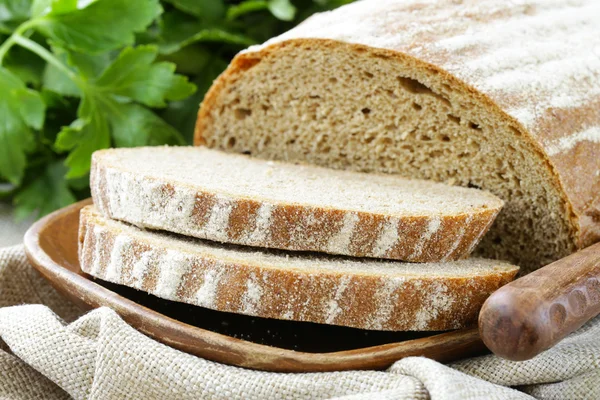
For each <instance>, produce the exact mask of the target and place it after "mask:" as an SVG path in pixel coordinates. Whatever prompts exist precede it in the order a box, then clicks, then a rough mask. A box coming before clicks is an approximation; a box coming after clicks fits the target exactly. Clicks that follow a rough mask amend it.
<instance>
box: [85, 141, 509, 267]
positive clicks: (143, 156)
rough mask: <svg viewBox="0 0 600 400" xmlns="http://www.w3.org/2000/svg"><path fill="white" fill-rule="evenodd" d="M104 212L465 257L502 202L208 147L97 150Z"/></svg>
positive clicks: (219, 236)
mask: <svg viewBox="0 0 600 400" xmlns="http://www.w3.org/2000/svg"><path fill="white" fill-rule="evenodd" d="M92 163H93V165H92V176H91V181H92V183H91V187H92V195H93V197H94V202H95V204H96V205H97V206H98V208H99V210H100V211H101V212H102V213H103V214H104V215H105V216H107V217H110V218H114V219H118V220H122V221H126V222H129V223H132V224H135V225H138V226H141V227H146V228H153V229H163V230H166V231H169V232H175V233H180V234H184V235H188V236H194V237H198V238H202V239H210V240H216V241H220V242H226V243H236V244H243V245H250V246H257V247H267V248H278V249H286V250H302V251H318V252H326V253H331V254H343V255H350V256H358V257H381V258H389V259H401V260H407V261H421V262H424V261H440V260H455V259H460V258H464V257H466V256H468V255H469V254H470V253H471V251H472V250H473V248H474V247H475V245H476V244H477V242H478V241H479V239H480V238H481V237H482V236H483V234H484V233H485V232H486V231H487V229H488V228H489V226H490V225H491V224H492V222H493V220H494V218H495V216H496V215H497V214H498V212H499V210H500V208H501V207H502V201H501V200H500V199H498V198H497V197H495V196H493V195H491V194H489V193H486V192H483V191H480V190H475V189H466V188H458V187H451V186H447V185H442V184H439V183H435V182H428V181H417V180H409V179H403V178H400V177H397V176H391V175H375V174H364V173H357V172H349V171H338V170H333V169H326V168H321V167H315V166H309V165H294V164H289V163H279V162H272V161H269V162H267V161H264V160H260V159H256V158H251V157H248V156H243V155H236V154H228V153H225V152H221V151H216V150H211V149H207V148H201V149H195V148H192V147H147V148H136V149H116V150H105V151H100V152H97V153H95V154H94V156H93V161H92Z"/></svg>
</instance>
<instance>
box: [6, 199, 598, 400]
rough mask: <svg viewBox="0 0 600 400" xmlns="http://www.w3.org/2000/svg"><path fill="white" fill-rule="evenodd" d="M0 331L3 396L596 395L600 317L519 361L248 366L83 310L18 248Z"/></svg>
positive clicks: (108, 313) (12, 254)
mask: <svg viewBox="0 0 600 400" xmlns="http://www.w3.org/2000/svg"><path fill="white" fill-rule="evenodd" d="M7 212H8V211H7V208H6V207H3V206H2V205H1V204H0V240H3V242H0V247H3V246H5V245H7V244H8V243H9V241H12V242H17V241H18V239H17V237H20V235H21V234H22V230H23V229H24V226H23V225H21V226H15V225H14V224H12V223H11V222H10V219H9V218H8V216H7ZM2 214H4V215H2ZM0 338H1V339H0V398H1V399H69V398H75V399H125V398H136V399H137V398H140V399H144V400H151V399H329V398H337V399H346V400H350V399H353V400H357V399H429V398H431V399H452V400H454V399H456V400H458V399H461V400H462V399H467V400H470V399H529V398H532V397H531V396H534V397H537V398H541V399H599V398H600V368H599V367H598V359H599V356H600V319H596V320H595V321H592V322H591V323H588V324H587V325H586V326H585V327H583V328H582V329H580V330H579V331H578V332H576V333H575V334H573V335H571V336H570V337H569V338H568V339H566V340H564V341H563V342H562V343H560V345H558V346H556V347H555V348H554V349H552V350H550V351H547V352H545V353H543V354H542V355H540V356H538V357H537V358H535V359H533V360H530V361H526V362H521V363H515V362H509V361H504V360H501V359H499V358H497V357H494V356H484V357H479V358H473V359H468V360H464V361H461V362H457V363H454V364H452V365H450V366H445V365H442V364H439V363H437V362H435V361H431V360H428V359H425V358H419V357H411V358H406V359H403V360H400V361H398V362H396V363H395V364H394V365H393V366H392V367H391V368H390V369H389V370H387V371H385V372H383V371H351V372H335V373H311V374H280V373H268V372H259V371H251V370H246V369H241V368H236V367H231V366H227V365H220V364H217V363H214V362H211V361H207V360H203V359H201V358H197V357H194V356H191V355H188V354H185V353H182V352H180V351H178V350H174V349H172V348H170V347H168V346H165V345H163V344H160V343H157V342H155V341H154V340H152V339H150V338H148V337H146V336H144V335H142V334H141V333H139V332H137V331H136V330H135V329H133V328H131V327H130V326H128V325H127V324H126V323H125V322H123V320H121V319H120V318H119V316H118V315H117V314H116V313H114V312H113V311H112V310H110V309H108V308H101V309H97V310H94V311H92V312H89V313H87V314H85V315H82V314H81V312H80V311H79V310H78V309H76V308H75V307H74V306H73V305H72V304H70V303H68V302H67V301H66V300H64V299H63V298H61V297H60V295H58V294H57V293H56V292H55V291H54V290H53V289H52V288H51V287H50V286H49V285H48V284H47V283H46V282H45V281H44V279H43V278H41V277H40V276H39V275H38V274H37V272H36V271H35V270H34V269H33V268H32V267H31V266H30V265H29V263H28V262H27V260H26V258H25V255H24V253H23V248H22V246H21V245H16V246H13V247H6V248H4V249H1V250H0ZM509 386H510V387H512V388H509ZM515 388H517V389H518V390H516V389H515Z"/></svg>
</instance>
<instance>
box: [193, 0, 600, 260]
mask: <svg viewBox="0 0 600 400" xmlns="http://www.w3.org/2000/svg"><path fill="white" fill-rule="evenodd" d="M598 15H600V2H598V1H596V0H582V1H577V2H564V1H534V0H526V1H521V2H519V5H515V4H513V3H510V2H501V1H497V0H493V1H492V0H467V1H461V2H455V1H445V0H444V1H439V2H429V3H423V2H421V1H416V0H402V1H400V0H381V1H380V0H377V1H375V0H373V1H368V0H367V1H359V2H356V3H353V4H350V5H348V6H344V7H341V8H339V9H337V10H335V11H332V12H329V13H323V14H320V15H316V16H314V17H311V18H309V19H308V20H307V21H306V22H304V23H302V24H301V25H300V26H298V27H296V28H294V29H292V30H291V31H289V32H287V33H285V34H284V35H282V36H280V37H278V38H275V39H273V40H270V41H269V42H267V43H265V44H264V45H262V46H257V47H252V48H250V49H248V50H247V51H245V52H242V53H241V54H239V55H238V56H237V57H236V58H235V59H234V60H233V61H232V63H231V65H230V66H229V68H228V69H227V70H226V71H225V72H224V73H223V74H222V75H221V76H220V77H219V78H218V80H217V81H216V82H215V83H214V85H213V87H212V88H211V90H210V91H209V93H208V94H207V96H206V97H205V100H204V102H203V104H202V107H201V109H200V112H199V118H198V122H197V128H196V144H203V145H207V146H209V147H215V148H219V149H224V150H228V151H232V152H241V153H247V154H252V156H257V157H262V158H266V159H277V160H289V161H303V162H309V163H314V164H318V165H323V166H327V167H333V168H339V169H353V170H358V171H367V172H385V173H394V174H400V175H403V176H406V177H411V178H422V179H433V180H436V181H443V182H447V183H450V184H455V185H461V186H469V187H479V188H483V189H486V190H490V191H491V192H492V193H494V194H496V195H497V196H499V197H500V198H502V199H503V200H505V201H506V205H505V207H504V209H503V211H502V212H501V213H500V215H499V216H498V218H497V220H496V223H495V224H494V226H493V227H492V228H491V230H490V233H489V234H488V235H487V236H486V237H485V238H484V240H483V241H482V244H481V245H480V247H479V249H478V252H479V254H482V255H485V256H488V257H492V258H499V259H507V260H513V261H515V262H517V263H519V264H521V265H522V266H524V267H527V268H528V269H532V268H536V267H539V266H541V265H544V264H545V263H548V262H550V261H553V260H556V259H558V258H561V257H563V256H565V255H567V254H569V253H570V252H572V251H573V250H574V249H575V248H577V247H581V246H586V245H589V244H590V243H592V242H595V241H597V240H598V239H599V238H600V224H599V223H598V221H599V220H600V219H599V218H598V215H600V213H599V211H598V210H599V209H600V206H599V204H600V200H598V198H599V197H598V193H600V177H599V174H598V171H599V170H600V156H598V155H599V154H600V111H599V110H600V57H599V55H598V48H599V46H600V24H598V20H597V19H598Z"/></svg>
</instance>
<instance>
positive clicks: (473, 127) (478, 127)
mask: <svg viewBox="0 0 600 400" xmlns="http://www.w3.org/2000/svg"><path fill="white" fill-rule="evenodd" d="M469 128H471V129H477V130H479V129H481V127H480V126H479V125H478V124H476V123H475V122H469Z"/></svg>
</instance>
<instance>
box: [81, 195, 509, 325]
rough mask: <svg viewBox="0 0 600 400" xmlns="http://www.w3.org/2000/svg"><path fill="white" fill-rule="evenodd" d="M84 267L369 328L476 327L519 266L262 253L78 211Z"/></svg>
mask: <svg viewBox="0 0 600 400" xmlns="http://www.w3.org/2000/svg"><path fill="white" fill-rule="evenodd" d="M79 243H80V245H79V246H80V247H79V259H80V263H81V269H82V270H83V271H84V272H86V273H88V274H90V275H92V276H95V277H97V278H100V279H103V280H106V281H109V282H113V283H118V284H122V285H126V286H130V287H133V288H136V289H140V290H143V291H145V292H148V293H151V294H153V295H155V296H158V297H161V298H164V299H168V300H174V301H180V302H185V303H189V304H195V305H199V306H202V307H206V308H210V309H214V310H218V311H228V312H234V313H240V314H246V315H253V316H258V317H266V318H277V319H286V320H295V321H310V322H318V323H326V324H333V325H343V326H351V327H356V328H363V329H374V330H436V331H437V330H446V329H456V328H462V327H466V326H469V325H472V324H474V323H476V320H477V314H478V311H479V308H480V307H481V305H482V304H483V302H484V300H485V299H486V298H487V297H488V296H489V295H490V294H491V293H492V292H493V291H495V290H496V289H498V288H499V287H500V286H502V285H504V284H506V283H508V282H509V281H510V280H512V279H513V278H514V276H515V274H516V273H517V270H518V268H517V267H514V266H512V265H509V264H507V263H504V262H501V261H491V260H482V259H468V260H460V261H452V262H448V263H424V264H416V263H404V262H399V261H382V260H372V259H351V258H342V257H333V256H323V255H311V254H307V253H289V252H288V253H284V252H281V251H268V250H264V251H259V250H257V249H252V248H248V247H242V246H235V245H222V244H218V243H216V242H210V241H202V240H199V239H191V238H187V237H183V236H175V235H167V234H164V233H158V232H148V231H144V230H141V229H139V228H136V227H133V226H131V225H127V224H125V223H122V222H118V221H114V220H111V219H107V218H104V217H103V216H101V214H100V213H99V212H98V211H96V210H95V208H94V207H93V206H88V207H86V208H84V209H83V210H82V211H81V220H80V228H79Z"/></svg>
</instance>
